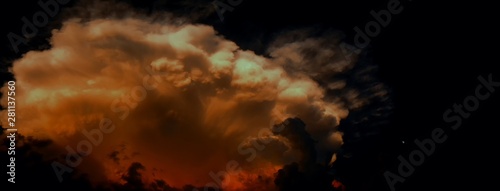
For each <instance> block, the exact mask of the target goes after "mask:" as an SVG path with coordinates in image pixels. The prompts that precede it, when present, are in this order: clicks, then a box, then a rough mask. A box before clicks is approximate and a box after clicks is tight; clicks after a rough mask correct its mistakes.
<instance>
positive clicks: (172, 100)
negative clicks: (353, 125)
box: [2, 17, 385, 189]
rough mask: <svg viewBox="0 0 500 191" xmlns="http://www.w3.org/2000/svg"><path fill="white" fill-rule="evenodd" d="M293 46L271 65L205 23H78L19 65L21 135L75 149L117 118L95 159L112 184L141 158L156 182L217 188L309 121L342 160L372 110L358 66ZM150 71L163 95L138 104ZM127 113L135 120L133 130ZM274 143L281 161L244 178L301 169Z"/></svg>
mask: <svg viewBox="0 0 500 191" xmlns="http://www.w3.org/2000/svg"><path fill="white" fill-rule="evenodd" d="M286 37H287V36H286V35H284V36H283V38H280V39H278V40H277V41H276V42H275V43H274V44H273V45H272V46H271V47H270V49H269V53H270V54H269V55H270V57H266V56H262V55H257V54H255V53H254V52H252V51H250V50H242V49H240V48H239V47H238V45H237V44H236V43H235V42H232V41H229V40H227V39H225V38H224V37H222V36H220V35H218V34H217V32H216V31H215V30H214V29H213V28H212V27H210V26H206V25H201V24H174V23H170V22H166V21H165V22H160V21H155V22H152V21H151V20H148V19H144V18H140V17H130V18H120V19H116V18H93V19H86V20H81V19H70V20H67V21H65V22H64V23H63V26H62V27H61V28H60V29H58V30H54V31H53V36H52V38H51V41H50V42H51V45H52V47H51V48H50V49H48V50H43V51H30V52H28V53H26V54H25V55H24V56H23V57H22V58H21V59H19V60H16V61H15V62H14V63H13V68H12V71H13V73H14V75H15V78H16V84H17V85H16V88H17V90H16V92H17V93H16V94H17V95H16V100H17V116H18V119H19V121H18V123H17V126H19V127H20V131H21V132H22V133H23V134H25V135H28V136H34V137H40V138H50V139H52V140H53V141H54V142H55V143H56V144H60V145H70V146H74V145H75V144H76V141H78V139H74V138H75V137H81V135H80V132H81V131H82V130H83V129H91V128H96V127H98V125H99V121H100V120H101V119H102V118H104V117H107V118H111V119H112V120H113V122H114V124H115V125H116V128H117V129H116V130H115V131H114V132H113V133H112V134H109V135H106V137H104V141H103V144H101V145H99V146H98V147H95V148H94V150H93V152H92V154H91V155H90V156H89V157H92V158H95V159H98V160H101V161H103V163H105V164H109V165H105V166H106V167H105V173H104V174H105V175H106V176H107V177H108V178H110V179H116V180H119V179H120V176H119V175H117V172H123V171H125V170H126V168H127V167H128V166H129V165H130V164H131V161H132V160H128V159H130V158H133V159H134V160H136V161H140V162H141V164H143V165H144V166H146V169H149V168H148V167H154V169H155V170H154V171H153V170H151V171H150V172H149V173H143V174H144V175H145V176H146V178H147V177H148V176H149V177H152V178H151V179H156V178H160V179H163V180H166V181H167V182H168V183H169V184H171V185H174V186H181V185H184V184H193V185H204V183H206V182H209V181H211V180H210V177H209V176H208V173H209V172H211V171H215V170H217V169H224V168H225V164H226V163H227V161H230V160H232V159H237V158H241V155H240V154H239V153H238V152H237V151H238V146H239V145H240V144H242V143H245V141H247V139H249V138H252V137H256V136H257V134H258V132H259V130H261V129H262V128H269V127H270V126H271V125H272V124H274V123H278V122H281V121H283V120H284V119H287V118H289V117H299V118H300V119H302V120H303V121H304V122H305V123H306V124H307V131H308V132H309V133H310V134H311V136H312V137H313V138H314V139H316V140H317V141H319V142H320V143H322V146H323V147H324V148H326V149H332V150H335V149H336V148H338V147H339V146H340V145H341V144H342V136H340V135H341V134H340V133H339V132H338V131H337V129H336V127H337V125H338V124H339V120H340V119H341V118H344V117H346V116H347V115H348V113H349V109H351V108H357V107H362V106H363V104H364V103H366V102H369V101H370V98H369V97H368V98H367V97H363V96H361V95H360V94H361V92H359V91H357V90H356V89H355V88H350V87H349V82H348V80H345V79H342V76H341V75H340V74H342V73H345V72H347V71H349V70H351V69H352V68H353V64H354V61H352V62H342V60H339V59H338V56H339V54H340V52H339V49H338V44H339V42H338V41H337V42H335V41H332V43H331V44H325V43H327V42H328V40H332V38H330V37H328V38H326V37H325V38H324V37H317V38H308V37H303V38H299V39H295V40H292V39H288V38H286ZM148 69H150V70H152V71H154V72H160V73H163V74H165V75H162V76H161V77H160V78H151V79H150V81H149V82H150V83H152V84H155V88H154V89H153V90H150V91H147V92H146V95H145V96H146V97H145V99H144V100H141V101H139V102H136V103H135V104H129V103H127V101H126V99H127V98H126V96H127V95H129V94H130V92H131V91H132V90H133V88H134V87H136V86H138V85H142V84H143V83H144V81H143V79H144V76H147V75H149V73H148ZM377 88H378V89H376V90H375V91H376V93H379V94H374V95H378V96H385V94H384V93H383V92H384V88H383V87H377ZM2 92H3V93H5V92H6V89H5V87H4V88H3V89H2ZM4 95H5V94H4ZM116 100H118V101H116ZM2 105H3V106H5V105H6V103H5V102H2ZM119 107H125V108H127V109H128V111H129V112H128V113H127V115H126V117H125V118H124V119H123V120H122V119H120V117H121V116H122V115H124V113H123V111H122V110H117V108H119ZM2 112H5V111H2ZM122 118H123V117H122ZM2 120H3V119H2ZM5 123H6V121H2V124H5ZM270 139H273V140H275V141H274V142H273V143H272V145H275V146H271V147H270V148H275V150H273V151H276V152H263V153H262V155H264V156H266V157H259V160H256V161H255V162H254V164H252V165H246V166H247V167H248V168H246V169H245V168H243V170H244V171H245V172H242V173H240V174H238V175H234V177H236V178H234V179H238V180H242V181H243V182H248V181H249V179H252V177H258V174H259V173H262V174H263V175H266V176H272V173H269V172H268V171H265V172H262V171H259V170H256V169H257V168H258V166H259V165H258V164H262V165H265V166H269V167H270V168H273V169H275V167H277V166H279V165H283V164H284V163H286V162H289V161H287V160H283V159H280V158H279V157H280V156H283V153H284V152H289V153H293V152H292V151H290V149H293V148H292V147H290V146H289V145H288V144H289V143H286V141H287V140H286V138H283V137H270ZM117 145H126V147H127V152H130V153H128V154H123V153H122V154H123V155H124V156H125V155H126V156H127V157H125V158H124V159H123V160H122V161H121V163H118V162H117V160H118V158H117V153H116V152H115V153H114V155H113V156H114V157H113V158H112V159H111V158H110V157H109V156H110V153H113V152H114V149H115V148H116V147H117ZM287 145H288V146H287ZM328 147H331V148H328ZM273 155H275V156H273ZM292 155H293V154H290V156H292ZM292 158H293V157H292ZM127 160H128V161H129V163H126V161H127ZM118 174H119V173H118ZM224 185H226V186H227V187H228V189H230V188H231V187H237V188H241V187H243V186H245V185H246V186H248V185H250V184H245V183H239V184H236V183H232V184H231V183H225V184H224Z"/></svg>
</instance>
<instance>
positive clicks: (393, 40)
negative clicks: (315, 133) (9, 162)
mask: <svg viewBox="0 0 500 191" xmlns="http://www.w3.org/2000/svg"><path fill="white" fill-rule="evenodd" d="M36 2H37V1H15V2H14V1H8V2H2V5H0V7H1V9H2V10H1V11H0V12H1V13H2V17H0V19H1V22H0V23H1V24H2V30H1V34H0V48H1V49H0V52H1V57H0V58H1V62H2V63H1V71H0V72H1V73H0V75H1V77H0V79H1V80H2V82H5V81H6V80H9V79H11V77H12V76H11V75H10V74H9V73H7V72H6V66H8V65H9V64H10V62H11V61H12V60H13V59H15V58H17V57H20V56H21V53H18V54H16V53H14V52H13V51H12V49H11V47H10V44H9V42H8V39H7V34H8V32H14V33H17V34H20V29H21V26H22V21H21V18H22V17H23V16H26V17H28V18H30V17H31V16H32V15H33V14H34V13H35V12H37V11H39V10H41V9H40V7H38V5H37V3H36ZM128 2H130V3H132V4H133V5H134V6H136V7H138V8H141V9H144V10H151V9H158V7H154V6H152V5H153V4H154V3H153V1H139V0H136V1H134V0H132V1H128ZM195 2H196V1H195ZM200 2H202V1H200ZM387 2H388V0H376V1H374V0H372V1H361V0H352V1H329V2H324V1H320V0H309V1H293V2H292V1H283V0H279V1H272V2H269V1H263V0H243V3H242V4H240V5H238V6H237V7H235V9H234V11H232V12H226V13H225V14H224V16H225V21H224V22H221V21H219V19H218V17H217V15H216V13H214V14H213V15H212V16H210V17H208V18H206V19H203V20H201V22H203V23H207V24H210V25H213V26H215V28H216V30H218V31H219V32H220V33H221V34H222V35H224V36H226V37H227V38H229V39H232V40H234V41H236V42H238V43H239V45H240V46H241V47H242V48H245V49H252V50H255V51H256V52H257V53H262V52H263V51H264V49H265V46H266V43H268V42H269V41H271V40H272V39H273V37H275V35H276V34H277V33H279V32H280V31H281V30H283V29H293V28H300V27H318V28H334V29H337V30H341V31H343V32H344V33H345V34H346V39H353V37H354V30H353V28H354V27H355V26H360V28H363V27H364V25H365V24H366V23H367V22H369V21H372V20H373V18H372V16H371V15H370V14H369V12H370V11H371V10H375V11H378V10H381V9H386V5H387ZM401 2H402V5H403V7H404V10H403V11H402V13H400V14H398V15H393V17H392V21H391V23H390V24H389V25H388V26H387V27H385V28H383V29H382V32H381V33H380V35H378V36H377V37H375V38H373V41H372V43H371V45H370V46H369V47H368V48H367V49H365V51H368V52H369V53H370V55H371V56H372V57H373V61H374V62H375V63H376V64H377V65H378V66H379V67H380V73H379V76H380V78H381V79H382V81H383V82H384V83H386V84H387V85H388V86H389V87H390V88H391V89H392V98H393V100H394V104H395V109H394V113H395V115H394V117H393V119H394V120H393V123H392V125H391V126H390V130H389V131H387V132H385V133H386V135H385V140H384V147H385V149H384V152H388V154H387V156H391V157H394V158H393V159H390V158H385V159H384V160H386V161H391V160H393V161H392V162H388V164H387V165H388V167H387V168H389V169H392V171H394V170H396V168H397V164H398V163H397V161H395V157H396V156H397V155H399V154H402V155H403V156H405V157H406V156H407V154H408V152H410V151H412V150H413V149H415V148H416V147H415V146H414V144H412V142H413V140H414V139H415V138H419V139H423V138H427V137H429V136H430V132H431V131H432V129H434V128H436V127H443V128H444V129H446V130H447V131H446V132H447V134H448V140H447V141H446V142H445V143H443V144H440V145H438V146H437V150H436V152H435V153H434V154H433V155H432V156H431V157H430V158H426V161H425V163H424V164H423V165H422V166H420V167H417V170H416V172H415V173H414V174H413V175H412V176H411V177H409V178H408V179H407V180H406V181H405V182H404V183H402V184H398V185H397V190H454V189H464V190H482V189H486V188H492V189H495V188H497V187H498V186H497V185H496V180H497V178H498V170H499V169H498V161H499V160H498V159H499V158H498V157H497V154H496V152H497V151H498V149H497V145H500V144H498V142H497V141H498V140H500V139H498V138H497V137H498V135H497V134H496V132H497V128H499V127H500V123H499V121H498V120H499V118H497V117H499V116H498V110H497V109H498V107H499V106H500V102H499V101H500V95H499V94H500V88H498V89H497V91H496V92H495V93H493V94H492V95H491V96H490V98H489V99H487V100H485V101H482V102H481V103H480V106H479V109H478V110H477V111H476V112H474V113H472V115H471V117H470V118H469V119H466V120H464V121H463V125H462V126H461V127H460V128H459V129H458V130H457V131H450V130H449V126H450V125H449V124H446V123H444V122H443V118H442V115H443V112H444V111H446V110H447V109H450V108H451V107H452V105H453V104H454V103H462V102H463V100H464V98H465V97H467V96H469V95H473V94H474V90H475V88H476V86H477V85H478V84H479V81H478V80H477V77H478V76H479V75H483V76H485V77H486V76H487V75H488V74H490V73H491V74H492V75H493V79H494V80H496V81H500V72H499V70H498V69H497V68H498V67H497V65H498V56H497V55H498V53H497V51H498V46H497V45H498V43H497V42H496V40H497V34H499V33H498V32H497V30H496V29H495V27H496V25H497V24H498V20H497V18H499V17H498V14H496V13H495V12H496V11H493V10H492V9H493V8H494V7H495V6H494V5H493V4H491V3H489V4H488V3H481V2H476V1H475V2H474V3H472V1H468V2H462V1H449V2H440V3H437V2H424V1H420V0H413V1H412V2H409V1H404V0H401ZM202 3H205V4H206V6H211V5H210V4H207V3H206V2H202ZM173 4H175V3H173ZM169 5H170V4H167V5H164V7H160V8H159V9H165V10H170V9H174V8H178V7H175V6H171V7H169ZM57 19H59V18H54V19H52V21H54V22H53V23H51V24H49V25H48V27H47V28H44V29H42V30H41V31H40V33H39V35H38V36H37V37H35V38H34V40H33V41H32V42H30V45H29V46H30V47H28V46H23V47H22V48H21V50H22V51H21V52H25V51H27V50H28V49H29V48H36V49H43V48H47V47H48V46H47V45H46V43H45V42H46V40H45V39H46V38H48V37H49V36H50V29H52V28H57V27H58V24H57V22H56V20H57ZM403 140H404V141H405V142H406V144H402V143H401V141H403ZM2 160H3V159H2ZM2 162H3V161H2ZM2 164H4V163H2ZM19 165H22V164H19ZM391 165H392V166H391ZM353 168H354V167H353ZM48 173H50V172H48ZM2 174H3V173H2ZM19 181H23V180H19ZM23 182H24V181H23ZM5 183H6V180H0V184H1V185H4V184H5ZM370 185H371V186H373V188H372V189H370V190H388V187H387V185H386V183H385V180H384V179H377V180H376V183H371V184H370Z"/></svg>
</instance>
